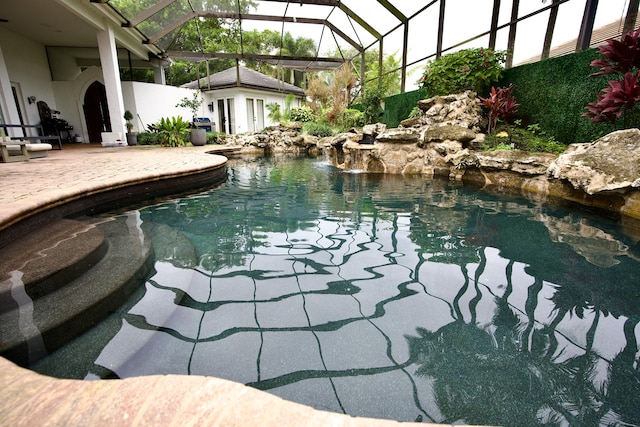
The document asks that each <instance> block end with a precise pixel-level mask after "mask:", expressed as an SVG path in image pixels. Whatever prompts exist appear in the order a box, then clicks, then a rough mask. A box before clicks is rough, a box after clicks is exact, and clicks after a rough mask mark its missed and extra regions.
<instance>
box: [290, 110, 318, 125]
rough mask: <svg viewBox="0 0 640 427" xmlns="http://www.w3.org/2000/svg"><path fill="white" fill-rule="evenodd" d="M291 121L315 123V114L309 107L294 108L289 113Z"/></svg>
mask: <svg viewBox="0 0 640 427" xmlns="http://www.w3.org/2000/svg"><path fill="white" fill-rule="evenodd" d="M289 120H292V121H294V122H303V123H304V122H311V121H313V112H312V111H311V108H309V107H293V108H292V109H291V111H290V112H289Z"/></svg>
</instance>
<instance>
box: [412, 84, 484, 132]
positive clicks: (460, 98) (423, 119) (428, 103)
mask: <svg viewBox="0 0 640 427" xmlns="http://www.w3.org/2000/svg"><path fill="white" fill-rule="evenodd" d="M418 108H419V109H420V111H421V114H420V124H421V125H422V126H446V125H455V126H461V127H463V128H467V129H472V130H474V131H477V130H479V126H480V124H481V122H482V109H481V107H480V100H479V99H478V97H477V96H476V93H475V92H473V91H466V92H463V93H457V94H453V95H447V96H434V97H432V98H428V99H423V100H420V101H418ZM413 126H415V124H413Z"/></svg>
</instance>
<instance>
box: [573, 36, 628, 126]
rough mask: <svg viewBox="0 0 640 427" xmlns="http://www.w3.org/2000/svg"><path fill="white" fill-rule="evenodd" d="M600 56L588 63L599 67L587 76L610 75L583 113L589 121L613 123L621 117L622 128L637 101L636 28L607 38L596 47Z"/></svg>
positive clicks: (626, 123)
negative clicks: (605, 85)
mask: <svg viewBox="0 0 640 427" xmlns="http://www.w3.org/2000/svg"><path fill="white" fill-rule="evenodd" d="M598 51H599V53H600V54H601V55H602V56H603V57H604V59H596V60H594V61H592V62H591V66H593V67H600V71H599V72H596V73H593V74H592V75H591V76H593V77H597V76H609V75H610V76H614V79H613V80H610V81H609V87H607V88H604V89H603V90H602V92H601V93H599V94H597V95H596V96H597V101H596V102H590V103H589V104H588V105H587V106H586V107H585V108H586V110H587V112H586V113H584V114H583V116H585V117H589V118H590V119H591V121H592V122H594V123H597V122H610V123H612V124H613V125H614V126H615V125H616V122H617V120H618V119H619V118H620V117H623V121H624V124H623V126H624V127H625V128H626V127H627V126H628V125H629V122H630V119H631V123H635V114H634V113H635V112H634V107H635V106H636V103H637V102H638V101H640V29H637V30H635V31H633V30H631V31H629V32H628V33H627V34H625V35H624V36H623V37H622V39H621V40H615V39H610V40H607V42H606V44H605V45H602V46H600V47H599V48H598Z"/></svg>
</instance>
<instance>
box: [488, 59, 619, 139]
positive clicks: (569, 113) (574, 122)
mask: <svg viewBox="0 0 640 427" xmlns="http://www.w3.org/2000/svg"><path fill="white" fill-rule="evenodd" d="M597 58H601V55H600V54H599V53H598V51H597V50H596V49H589V50H586V51H582V52H576V53H574V54H570V55H565V56H561V57H558V58H550V59H546V60H544V61H539V62H536V63H534V64H526V65H521V66H518V67H514V68H511V69H508V70H506V71H505V74H504V76H503V78H502V79H501V80H500V82H499V84H498V85H499V86H508V85H509V84H510V83H513V84H514V85H515V88H514V90H513V96H514V97H515V99H516V102H518V103H519V104H520V109H519V111H518V118H521V119H522V120H523V123H524V124H533V123H537V124H539V125H540V128H541V129H542V130H543V131H544V132H545V133H546V134H547V135H552V136H553V137H554V138H555V139H556V140H557V141H558V142H561V143H564V144H571V143H574V142H590V141H594V140H596V139H598V138H599V137H601V136H603V135H605V134H607V133H609V132H611V131H612V130H613V126H612V125H611V124H607V123H591V122H590V121H589V119H588V118H587V117H581V115H582V114H583V113H584V112H585V109H584V107H585V106H586V105H587V104H588V103H589V102H592V101H596V95H597V94H598V93H600V91H601V90H602V89H603V88H605V87H607V86H608V80H609V78H607V77H589V75H590V74H592V73H594V72H596V71H598V69H597V68H595V67H592V66H590V63H591V61H592V60H594V59H597Z"/></svg>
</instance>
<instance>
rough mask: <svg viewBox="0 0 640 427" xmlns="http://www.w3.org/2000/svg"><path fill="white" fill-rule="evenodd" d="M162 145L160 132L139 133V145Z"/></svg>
mask: <svg viewBox="0 0 640 427" xmlns="http://www.w3.org/2000/svg"><path fill="white" fill-rule="evenodd" d="M159 143H160V138H159V135H158V132H139V133H138V145H155V144H159Z"/></svg>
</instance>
